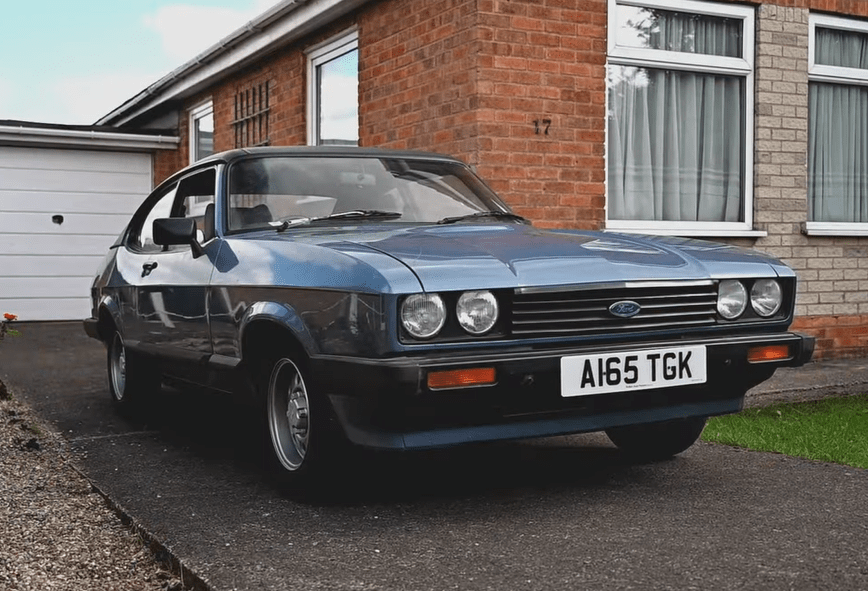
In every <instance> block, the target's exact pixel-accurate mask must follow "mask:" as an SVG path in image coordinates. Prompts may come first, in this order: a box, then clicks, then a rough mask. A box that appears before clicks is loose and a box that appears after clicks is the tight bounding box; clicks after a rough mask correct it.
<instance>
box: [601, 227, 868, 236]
mask: <svg viewBox="0 0 868 591" xmlns="http://www.w3.org/2000/svg"><path fill="white" fill-rule="evenodd" d="M603 231H604V232H613V233H614V232H617V233H619V234H645V235H648V236H684V237H690V238H765V237H766V236H768V235H769V234H768V232H766V231H765V230H723V229H721V230H715V229H707V230H701V229H689V230H688V229H683V230H679V229H676V228H672V229H670V228H666V229H663V228H605V229H604V230H603ZM866 235H868V234H866Z"/></svg>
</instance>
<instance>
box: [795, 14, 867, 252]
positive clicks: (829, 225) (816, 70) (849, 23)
mask: <svg viewBox="0 0 868 591" xmlns="http://www.w3.org/2000/svg"><path fill="white" fill-rule="evenodd" d="M818 26H819V27H820V28H824V29H839V30H842V31H853V32H856V33H865V34H868V21H859V20H855V19H849V18H844V17H838V16H829V15H824V14H814V13H811V14H810V15H809V16H808V83H809V84H810V83H811V82H830V83H833V84H846V85H848V86H868V72H866V71H865V70H862V69H859V68H843V67H840V66H827V65H823V64H818V63H816V55H815V50H816V44H817V27H818ZM805 233H806V234H808V235H811V236H868V223H865V222H805Z"/></svg>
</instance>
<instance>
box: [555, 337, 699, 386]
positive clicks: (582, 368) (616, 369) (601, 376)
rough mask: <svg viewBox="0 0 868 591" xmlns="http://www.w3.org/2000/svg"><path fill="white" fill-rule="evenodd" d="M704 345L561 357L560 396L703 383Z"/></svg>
mask: <svg viewBox="0 0 868 591" xmlns="http://www.w3.org/2000/svg"><path fill="white" fill-rule="evenodd" d="M705 370H706V360H705V346H703V345H695V346H692V347H672V348H667V349H646V350H642V351H627V352H624V353H604V354H600V355H575V356H570V357H562V358H561V396H588V395H590V394H605V393H607V392H624V391H626V390H651V389H654V388H671V387H673V386H686V385H688V384H704V383H705V379H706V378H705V374H706V371H705Z"/></svg>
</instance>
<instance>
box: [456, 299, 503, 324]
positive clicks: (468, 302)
mask: <svg viewBox="0 0 868 591" xmlns="http://www.w3.org/2000/svg"><path fill="white" fill-rule="evenodd" d="M456 313H457V315H458V323H459V324H460V325H461V328H463V329H464V330H466V331H467V332H469V333H470V334H473V335H481V334H485V333H487V332H488V331H489V330H491V328H492V327H493V326H494V323H495V322H497V298H495V297H494V294H492V293H491V292H490V291H467V292H464V293H463V294H461V297H460V298H458V306H457V307H456Z"/></svg>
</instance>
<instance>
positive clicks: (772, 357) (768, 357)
mask: <svg viewBox="0 0 868 591" xmlns="http://www.w3.org/2000/svg"><path fill="white" fill-rule="evenodd" d="M791 357H792V355H791V354H790V346H789V345H766V346H764V347H751V348H750V349H748V350H747V360H748V361H749V362H750V363H762V362H763V361H781V360H784V359H790V358H791Z"/></svg>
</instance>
